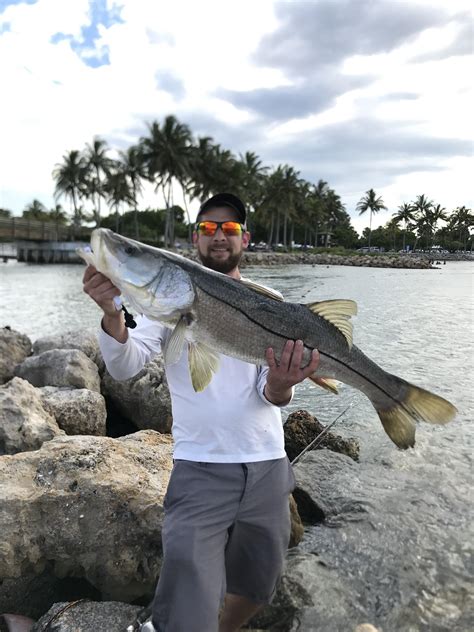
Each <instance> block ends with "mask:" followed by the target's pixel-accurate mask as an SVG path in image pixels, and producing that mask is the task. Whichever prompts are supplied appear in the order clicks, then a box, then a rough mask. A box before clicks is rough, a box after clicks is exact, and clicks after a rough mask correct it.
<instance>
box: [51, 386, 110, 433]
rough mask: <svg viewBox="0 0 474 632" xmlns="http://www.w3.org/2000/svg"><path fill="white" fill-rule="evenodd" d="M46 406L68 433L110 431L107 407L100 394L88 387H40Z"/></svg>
mask: <svg viewBox="0 0 474 632" xmlns="http://www.w3.org/2000/svg"><path fill="white" fill-rule="evenodd" d="M39 390H40V392H41V397H42V400H43V406H44V407H45V408H46V409H47V410H48V411H49V412H50V413H51V414H52V415H53V417H54V418H55V419H56V423H57V424H58V426H59V427H60V428H62V429H63V430H64V431H65V433H66V434H68V435H76V434H77V435H98V436H104V435H105V434H106V420H107V410H106V408H105V399H104V398H103V397H102V395H101V394H100V393H96V392H95V391H89V390H88V389H86V388H77V389H69V388H58V387H56V386H44V387H42V388H41V389H39Z"/></svg>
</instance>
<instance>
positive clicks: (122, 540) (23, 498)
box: [0, 430, 172, 614]
mask: <svg viewBox="0 0 474 632" xmlns="http://www.w3.org/2000/svg"><path fill="white" fill-rule="evenodd" d="M171 468H172V439H171V437H170V436H168V435H160V434H159V433H156V432H153V431H150V430H149V431H142V432H139V433H136V434H134V435H130V436H127V437H122V438H120V439H111V438H109V437H86V436H74V437H67V436H65V437H61V438H57V439H54V440H52V441H48V442H47V443H45V444H43V446H42V448H41V449H39V450H37V451H36V452H25V453H22V454H17V455H15V456H4V457H3V458H2V459H0V498H2V503H1V505H0V533H1V534H2V539H1V542H0V577H3V578H15V577H20V576H21V575H22V574H30V575H32V574H33V575H35V574H36V575H39V574H41V573H42V572H43V570H44V569H45V568H48V569H50V570H51V572H53V574H54V575H55V576H56V577H76V578H84V579H85V580H87V581H88V582H89V583H90V584H91V585H92V586H94V587H95V588H97V589H98V590H99V591H100V592H101V596H102V598H105V599H118V600H122V599H123V600H126V601H133V600H134V599H135V598H137V597H142V596H146V598H147V599H148V598H150V597H151V596H152V594H153V589H154V585H155V580H156V577H157V575H158V573H159V569H160V563H161V522H162V515H163V507H162V502H163V497H164V494H165V491H166V488H167V484H168V480H169V475H170V472H171ZM0 599H1V587H0ZM48 607H49V605H48ZM19 614H26V613H23V612H20V613H19Z"/></svg>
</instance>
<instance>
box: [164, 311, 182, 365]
mask: <svg viewBox="0 0 474 632" xmlns="http://www.w3.org/2000/svg"><path fill="white" fill-rule="evenodd" d="M186 327H187V322H186V318H185V317H184V316H181V318H180V319H179V321H178V324H177V325H176V327H175V328H174V329H173V331H172V332H171V336H170V337H169V338H168V341H167V343H166V345H165V348H164V352H163V357H164V360H165V363H166V364H175V363H176V362H177V361H178V360H179V359H180V357H181V354H182V352H183V347H184V342H185V334H186Z"/></svg>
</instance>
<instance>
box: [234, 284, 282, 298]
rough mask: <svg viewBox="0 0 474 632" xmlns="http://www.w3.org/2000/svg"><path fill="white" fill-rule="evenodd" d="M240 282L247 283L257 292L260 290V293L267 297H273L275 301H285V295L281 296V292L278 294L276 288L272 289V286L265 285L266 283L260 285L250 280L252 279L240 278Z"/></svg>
mask: <svg viewBox="0 0 474 632" xmlns="http://www.w3.org/2000/svg"><path fill="white" fill-rule="evenodd" d="M240 283H242V284H243V285H246V286H247V287H248V288H250V289H251V290H254V291H255V292H258V293H259V294H262V295H263V296H266V297H267V298H272V299H273V300H275V301H280V302H283V297H282V296H281V294H278V293H277V292H275V291H274V290H271V289H270V288H268V287H265V286H264V285H259V284H258V283H255V282H254V281H250V279H240Z"/></svg>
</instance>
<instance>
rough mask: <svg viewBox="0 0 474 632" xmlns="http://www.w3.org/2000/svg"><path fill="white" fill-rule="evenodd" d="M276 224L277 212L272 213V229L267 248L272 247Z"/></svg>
mask: <svg viewBox="0 0 474 632" xmlns="http://www.w3.org/2000/svg"><path fill="white" fill-rule="evenodd" d="M274 226H275V214H274V213H272V218H271V220H270V229H269V231H268V238H267V248H270V247H271V245H272V243H273V229H274Z"/></svg>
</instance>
